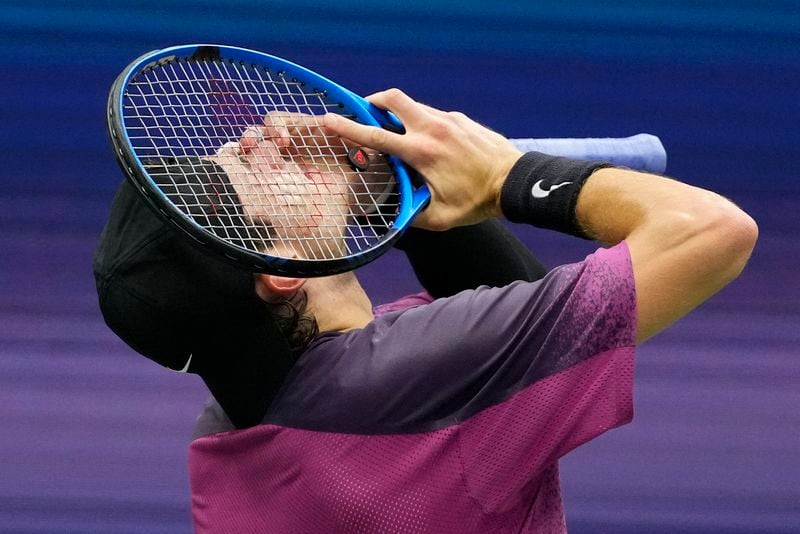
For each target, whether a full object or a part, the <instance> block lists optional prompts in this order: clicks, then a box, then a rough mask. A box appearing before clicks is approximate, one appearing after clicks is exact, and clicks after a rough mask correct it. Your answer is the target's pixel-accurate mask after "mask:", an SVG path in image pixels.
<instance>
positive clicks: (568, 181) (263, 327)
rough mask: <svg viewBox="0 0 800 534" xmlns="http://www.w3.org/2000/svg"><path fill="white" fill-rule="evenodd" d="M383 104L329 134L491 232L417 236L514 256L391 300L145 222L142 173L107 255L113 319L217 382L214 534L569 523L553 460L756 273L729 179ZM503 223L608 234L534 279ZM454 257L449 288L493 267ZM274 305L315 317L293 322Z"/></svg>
mask: <svg viewBox="0 0 800 534" xmlns="http://www.w3.org/2000/svg"><path fill="white" fill-rule="evenodd" d="M371 100H372V102H373V103H375V104H376V105H378V106H379V107H382V108H385V109H389V110H391V111H392V112H394V113H395V114H397V115H398V117H399V118H400V119H401V120H402V121H403V123H404V124H405V126H406V130H407V131H406V133H405V134H404V135H399V134H395V133H391V132H387V131H384V130H380V129H377V128H371V127H366V126H362V125H358V124H355V123H352V122H350V121H347V120H345V119H341V118H338V117H335V116H331V115H328V116H326V118H325V126H326V129H327V134H329V135H339V136H342V137H344V138H347V139H350V140H353V141H354V142H356V143H358V144H361V145H364V146H367V147H370V148H372V149H375V150H379V151H382V152H389V153H393V154H396V155H398V156H399V157H400V158H401V159H403V160H404V161H406V162H407V163H409V164H410V165H412V166H414V167H415V168H416V169H417V170H419V171H420V173H421V174H422V175H423V176H425V179H426V181H427V182H428V185H429V187H430V189H431V193H432V198H431V204H430V206H429V207H428V208H427V209H426V211H424V212H423V213H422V214H421V215H420V217H419V218H418V219H417V224H418V225H419V226H420V227H421V228H424V229H428V230H435V231H443V230H447V229H449V228H454V227H457V226H462V225H473V226H466V227H465V228H463V229H457V230H455V231H453V230H451V231H449V232H443V233H442V234H440V235H436V234H432V233H424V232H420V231H416V235H417V236H423V238H422V241H423V242H425V240H429V239H431V236H435V237H437V238H439V239H441V242H446V241H447V238H448V235H457V236H460V237H462V238H463V237H464V236H466V235H469V233H470V232H474V233H475V235H476V236H477V235H480V236H483V237H484V238H485V237H487V236H490V237H491V236H493V235H496V236H497V238H498V241H497V242H496V243H491V242H489V243H488V244H487V241H486V240H485V239H484V240H482V241H476V242H475V244H474V247H475V248H476V249H477V250H476V251H475V257H476V258H480V260H481V262H482V263H483V264H484V265H487V263H486V260H487V259H488V260H489V262H488V265H489V266H491V263H493V262H494V263H496V265H495V268H496V269H497V270H498V271H500V272H503V271H504V270H505V269H507V268H508V269H510V270H511V271H514V270H516V271H518V272H515V273H513V275H512V276H509V277H508V278H507V279H505V280H500V281H499V282H500V283H495V282H496V281H497V280H491V276H487V275H486V274H485V272H480V273H478V274H477V275H475V276H486V282H487V284H488V285H484V286H479V287H475V286H467V287H474V288H473V289H467V287H462V288H461V289H465V290H464V291H460V292H457V293H455V294H452V292H450V293H449V295H448V296H446V297H444V298H433V297H434V296H440V295H430V294H428V293H422V294H419V295H415V296H412V297H408V298H406V299H403V300H401V301H399V302H396V303H393V304H390V305H386V306H382V307H378V308H376V309H373V306H372V304H371V303H370V301H369V299H368V298H367V296H366V295H365V293H364V291H363V290H362V289H361V287H360V286H359V285H358V282H357V280H356V278H355V276H354V275H353V274H344V275H337V276H335V277H329V278H318V279H308V280H305V279H293V278H287V277H277V276H270V275H263V274H259V275H256V276H255V277H254V278H253V277H250V276H249V275H242V273H235V272H234V271H236V270H235V269H234V268H228V267H223V266H220V265H216V264H215V262H213V260H211V259H204V258H202V256H201V255H199V253H197V252H196V251H194V250H191V247H189V246H188V245H185V244H182V243H180V241H181V239H179V238H176V237H175V236H174V235H169V234H167V233H166V232H165V231H164V230H163V228H161V227H160V223H157V222H155V220H153V219H150V220H149V221H148V218H147V215H146V208H144V207H143V206H142V205H141V202H140V201H138V200H135V198H136V195H135V193H134V192H132V191H130V190H129V189H130V188H129V187H127V186H123V188H122V190H121V191H120V193H119V195H118V197H117V199H116V201H115V206H114V208H113V210H112V219H111V221H110V222H109V225H108V226H107V228H106V230H105V233H104V237H103V240H102V243H101V248H100V249H99V253H98V257H97V261H96V266H95V269H96V273H97V279H98V290H99V292H100V298H101V306H102V308H103V311H104V315H105V317H106V320H107V321H108V322H109V325H110V326H112V328H114V329H115V331H117V332H118V333H119V334H120V335H121V337H123V339H125V340H126V341H127V342H128V343H129V344H131V345H132V346H133V347H134V348H136V349H137V350H139V351H140V352H142V353H144V354H146V355H148V356H150V357H151V358H153V359H156V360H158V361H161V362H162V363H165V364H167V365H168V366H170V367H172V368H175V369H184V370H189V371H193V372H198V373H199V374H201V376H203V378H204V380H205V381H206V383H207V384H209V387H210V388H211V390H212V393H214V396H215V398H216V401H213V402H211V403H209V405H208V406H207V407H206V409H205V410H204V411H203V413H202V414H201V416H200V418H199V420H198V424H197V427H196V432H195V438H194V440H193V442H192V445H191V447H190V456H189V465H190V477H191V485H192V507H193V519H194V524H195V529H196V530H197V531H198V532H237V533H240V532H482V533H483V532H563V531H565V530H566V524H565V520H564V513H563V507H562V500H561V495H560V489H559V483H558V459H559V458H560V457H561V456H563V455H564V454H566V453H567V452H569V451H570V450H572V449H574V448H575V447H577V446H579V445H581V444H583V443H585V442H587V441H589V440H591V439H593V438H595V437H597V436H599V435H601V434H602V433H604V432H606V431H607V430H609V429H611V428H614V427H617V426H619V425H622V424H624V423H627V422H629V421H630V420H631V418H632V380H633V357H634V352H635V347H636V346H637V345H638V344H639V343H642V342H643V341H645V340H646V339H648V338H649V337H651V336H653V335H654V334H656V333H657V332H659V331H660V330H662V329H663V328H665V327H666V326H668V325H669V324H670V323H672V322H674V321H675V320H677V319H678V318H680V317H682V316H684V315H685V314H687V313H688V312H689V311H690V310H692V309H693V308H694V307H696V306H697V305H699V304H700V303H701V302H703V301H704V300H706V299H707V298H709V297H710V296H711V295H713V294H714V293H715V292H717V291H718V290H719V289H721V288H722V287H723V286H724V285H725V284H727V283H728V282H730V281H731V280H733V279H734V278H735V277H736V276H737V275H738V274H739V273H740V272H741V270H742V269H743V267H744V265H745V264H746V262H747V259H748V258H749V256H750V253H751V251H752V249H753V246H754V244H755V241H756V237H757V228H756V225H755V223H754V222H753V220H752V219H751V218H750V217H749V216H748V215H746V214H745V213H744V212H742V211H741V210H740V209H738V208H737V207H736V206H734V205H733V204H732V203H730V202H729V201H728V200H726V199H724V198H722V197H720V196H719V195H716V194H714V193H712V192H710V191H706V190H703V189H699V188H696V187H692V186H689V185H686V184H682V183H680V182H677V181H675V180H671V179H667V178H663V177H659V176H654V175H648V174H643V173H637V172H633V171H629V170H625V169H619V168H614V167H613V166H611V165H608V164H605V163H603V162H586V161H577V160H570V159H565V158H557V157H551V156H546V155H544V154H540V153H535V152H532V153H528V154H521V153H519V152H518V151H517V150H516V149H515V148H514V146H513V145H511V143H510V142H508V141H507V140H506V139H504V138H503V137H502V136H500V135H498V134H496V133H494V132H491V131H489V130H487V129H485V128H483V127H482V126H480V125H478V124H476V123H475V122H473V121H471V120H470V119H468V118H467V117H465V116H464V115H461V114H454V113H445V112H441V111H438V110H435V109H432V108H429V107H427V106H424V105H421V104H419V103H417V102H415V101H413V100H412V99H411V98H409V97H408V96H406V95H405V94H403V93H402V92H400V91H398V90H390V91H386V92H383V93H378V94H376V95H374V96H373V97H372V98H371ZM251 141H252V140H248V141H247V142H245V143H244V144H245V145H247V143H250V142H251ZM260 143H273V144H274V143H275V141H274V140H273V139H271V138H270V137H269V136H266V137H263V138H258V139H256V140H255V145H256V146H257V145H258V144H260ZM240 145H241V143H240ZM270 148H271V147H270V146H264V147H263V149H264V150H268V149H270ZM250 152H252V151H250ZM242 157H243V159H244V161H245V163H248V162H249V161H250V160H249V159H248V158H249V157H252V156H248V151H247V150H246V151H244V152H243V154H242ZM214 165H215V167H214V168H213V173H217V174H220V173H222V174H225V169H224V164H222V165H220V164H214ZM137 202H138V203H139V204H138V205H137V204H136V203H137ZM151 217H152V216H151ZM498 217H505V218H506V219H508V220H510V221H512V222H519V223H526V224H532V225H535V226H539V227H543V228H550V229H553V230H556V231H559V232H563V233H567V234H571V235H575V236H578V237H582V238H591V239H596V240H598V241H600V242H601V243H603V244H604V245H606V246H607V247H608V248H600V249H598V250H597V251H596V252H595V253H593V254H591V255H590V256H588V257H587V258H586V259H585V260H584V261H581V262H579V263H575V264H571V265H564V266H561V267H558V268H556V269H553V270H552V271H550V272H549V273H548V274H547V275H546V276H545V277H544V278H542V279H541V280H538V281H533V280H535V279H536V278H538V276H536V275H535V274H534V275H532V276H531V273H533V272H535V261H534V263H529V262H528V261H526V260H520V259H514V255H515V254H516V253H517V252H518V249H517V247H516V246H515V245H514V243H516V242H515V241H514V240H513V239H510V240H509V239H508V236H507V234H504V233H503V231H502V229H501V228H502V227H500V226H499V225H498V224H497V222H496V221H495V220H494V219H496V218H498ZM151 225H152V226H151ZM155 225H159V228H160V229H159V228H156V226H155ZM451 232H455V233H453V234H451ZM459 232H461V233H460V234H459ZM409 237H411V238H413V237H414V234H412V235H410V236H409ZM457 241H458V240H457V239H456V240H454V242H457ZM427 243H428V244H430V243H431V241H428V242H427ZM498 243H502V244H503V245H509V243H510V246H508V247H503V248H504V249H505V250H506V252H505V253H496V250H494V249H495V248H498V247H497V245H498ZM451 244H452V243H451ZM462 244H463V243H462ZM485 244H486V245H487V250H480V249H479V248H478V247H482V246H484V245H485ZM436 248H437V247H436V246H432V247H428V248H427V249H426V251H427V252H428V253H430V254H431V257H433V256H434V255H435V253H436V250H435V249H436ZM445 248H446V247H444V246H442V247H441V249H442V250H445ZM447 252H450V251H449V250H448V251H447ZM456 254H457V253H455V254H454V256H453V257H454V258H455V257H459V258H463V252H462V253H461V255H460V256H457V255H456ZM522 257H523V258H524V257H526V256H525V255H523V256H522ZM412 259H413V254H412ZM529 259H530V258H529ZM442 264H443V265H444V266H445V268H444V269H442V268H441V267H440V270H439V272H436V269H430V270H431V272H433V273H434V274H433V275H432V278H433V279H434V280H441V279H442V278H444V277H446V275H445V276H442V270H445V271H449V272H450V273H452V275H453V277H454V278H458V277H459V274H458V273H459V271H461V270H462V269H463V270H465V271H468V272H471V275H474V272H472V269H471V266H470V265H469V264H468V262H467V263H461V264H459V265H453V264H452V263H446V262H442ZM507 264H510V265H512V267H510V268H509V267H508V265H507ZM427 267H428V268H430V265H428V266H427ZM421 270H424V269H421ZM477 271H480V269H476V270H475V272H477ZM526 271H528V272H527V273H526ZM418 272H420V271H419V270H418ZM422 278H423V279H424V276H423V277H422ZM232 280H235V283H234V282H232ZM248 280H249V282H250V284H251V285H250V287H249V289H248V288H247V287H246V286H247V285H248V284H247V282H248ZM513 280H516V281H513ZM470 281H474V278H473V279H472V280H470ZM464 282H465V284H464V285H466V280H464ZM430 285H431V286H435V285H436V284H435V283H433V284H430ZM443 285H445V284H443ZM231 287H233V288H235V290H231V289H230V288H231ZM176 288H178V289H176ZM451 289H452V287H451ZM442 293H443V294H446V293H447V292H445V291H442ZM442 296H444V295H442ZM182 299H185V301H183V300H182ZM259 302H267V303H269V304H267V305H260V306H259V305H258V303H259ZM275 303H283V304H286V303H289V304H290V305H291V306H290V307H292V309H294V310H295V311H296V312H297V313H294V314H289V315H287V317H292V319H291V320H290V321H289V322H288V323H287V322H286V321H285V320H283V324H281V322H282V319H281V318H280V314H276V313H275V312H274V309H273V308H271V306H273V305H274V304H275ZM265 306H266V307H265ZM265 310H273V311H265ZM276 317H277V320H276ZM303 318H306V319H303ZM308 324H313V325H315V326H314V327H312V328H310V329H309V328H307V325H308ZM303 330H305V331H306V334H305V335H301V336H295V335H294V334H293V332H296V331H303ZM287 339H288V340H289V341H287ZM293 355H294V356H293ZM259 388H260V389H259ZM254 407H257V408H254Z"/></svg>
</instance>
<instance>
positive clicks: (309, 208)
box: [212, 128, 353, 259]
mask: <svg viewBox="0 0 800 534" xmlns="http://www.w3.org/2000/svg"><path fill="white" fill-rule="evenodd" d="M270 134H272V135H270ZM212 159H214V161H215V162H216V163H217V164H219V165H220V166H222V167H223V169H224V170H225V172H226V173H227V175H228V178H229V180H230V182H231V184H232V185H233V187H234V188H235V189H236V191H237V193H238V196H239V200H240V202H241V204H242V207H243V210H244V212H245V214H246V215H247V216H248V218H249V219H250V221H251V222H252V223H254V224H258V225H263V226H264V227H266V228H268V229H269V235H270V238H271V243H270V245H271V248H275V249H278V250H279V251H280V254H281V255H296V256H297V257H300V258H307V259H322V258H332V257H340V256H342V255H344V250H343V247H344V235H345V230H346V226H347V221H348V217H349V216H350V213H351V206H352V204H353V202H352V198H353V192H352V187H350V186H349V183H348V180H347V175H346V174H344V173H342V172H341V171H340V170H339V169H337V168H336V167H335V166H330V165H318V164H316V163H318V162H317V161H315V160H313V159H311V158H306V157H303V156H302V155H299V154H297V153H292V152H291V151H290V147H289V145H288V144H286V143H285V141H283V138H282V137H279V136H277V135H274V132H271V131H269V129H266V128H249V129H248V130H247V131H245V133H244V135H243V136H242V138H241V139H240V140H239V142H238V143H228V144H226V145H225V146H224V147H223V148H222V149H220V151H219V152H218V153H217V155H216V157H214V158H212ZM292 253H293V254H292Z"/></svg>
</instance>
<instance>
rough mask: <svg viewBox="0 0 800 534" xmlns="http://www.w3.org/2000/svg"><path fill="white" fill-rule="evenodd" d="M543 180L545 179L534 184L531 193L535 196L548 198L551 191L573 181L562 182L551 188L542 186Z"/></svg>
mask: <svg viewBox="0 0 800 534" xmlns="http://www.w3.org/2000/svg"><path fill="white" fill-rule="evenodd" d="M543 181H544V180H539V181H538V182H536V183H535V184H533V187H532V188H531V195H533V198H546V197H547V196H548V195H549V194H550V193H551V192H553V191H555V190H556V189H558V188H559V187H564V186H565V185H569V184H571V183H572V182H562V183H560V184H556V185H553V186H550V189H544V188H543V187H542V182H543Z"/></svg>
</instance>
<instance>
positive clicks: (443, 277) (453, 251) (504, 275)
mask: <svg viewBox="0 0 800 534" xmlns="http://www.w3.org/2000/svg"><path fill="white" fill-rule="evenodd" d="M397 248H399V249H401V250H403V251H404V252H405V253H406V256H407V257H408V259H409V261H410V262H411V266H412V267H413V269H414V272H415V273H416V275H417V278H418V279H419V281H420V283H421V284H422V286H423V287H424V288H425V289H426V290H427V291H428V293H430V294H431V295H432V296H433V297H436V298H440V297H449V296H452V295H455V294H456V293H458V292H459V291H463V290H465V289H474V288H476V287H478V286H481V285H487V286H492V287H501V286H505V285H507V284H510V283H511V282H514V281H517V280H524V281H527V282H533V281H536V280H538V279H540V278H542V277H543V276H544V275H545V273H546V270H545V268H544V267H543V266H542V264H541V263H540V262H539V261H538V260H537V259H536V258H535V257H534V255H533V253H531V252H530V250H528V248H527V247H526V246H525V245H524V244H523V243H522V242H521V241H520V240H519V239H518V238H517V237H516V236H515V235H514V234H513V233H512V232H510V231H509V230H508V229H507V228H505V226H504V225H503V224H502V223H501V222H500V221H498V220H488V221H484V222H482V223H480V224H475V225H471V226H463V227H459V228H452V229H450V230H447V231H445V232H433V231H429V230H421V229H419V228H411V229H409V230H408V232H407V233H406V234H405V235H404V236H403V237H402V238H401V240H400V242H399V243H398V244H397Z"/></svg>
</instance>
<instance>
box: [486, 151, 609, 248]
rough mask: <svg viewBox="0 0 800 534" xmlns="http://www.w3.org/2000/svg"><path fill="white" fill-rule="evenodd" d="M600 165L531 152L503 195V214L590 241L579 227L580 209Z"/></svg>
mask: <svg viewBox="0 0 800 534" xmlns="http://www.w3.org/2000/svg"><path fill="white" fill-rule="evenodd" d="M610 166H611V164H609V163H604V162H600V161H583V160H573V159H569V158H563V157H556V156H549V155H547V154H542V153H539V152H528V153H526V154H525V155H523V156H522V157H521V158H519V160H518V161H517V162H516V163H515V164H514V165H513V167H512V168H511V170H510V171H509V173H508V177H507V178H506V180H505V182H504V183H503V186H502V188H501V191H500V202H499V205H500V210H501V211H502V213H503V215H504V216H505V217H506V218H507V219H508V220H509V221H511V222H521V223H527V224H530V225H533V226H538V227H539V228H548V229H551V230H556V231H558V232H562V233H566V234H570V235H574V236H577V237H582V238H589V236H588V235H587V234H586V233H585V232H584V230H583V229H582V228H581V226H580V224H579V223H578V220H577V217H576V213H575V210H576V205H577V200H578V194H579V193H580V190H581V188H582V187H583V184H584V183H585V182H586V180H587V179H588V178H589V176H591V174H592V173H593V172H594V171H596V170H597V169H601V168H604V167H610Z"/></svg>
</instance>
